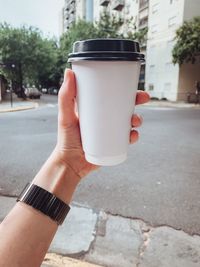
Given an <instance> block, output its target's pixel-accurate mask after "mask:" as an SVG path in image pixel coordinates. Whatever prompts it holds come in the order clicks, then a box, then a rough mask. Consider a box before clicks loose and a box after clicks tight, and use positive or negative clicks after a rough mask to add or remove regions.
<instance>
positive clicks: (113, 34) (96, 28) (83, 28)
mask: <svg viewBox="0 0 200 267" xmlns="http://www.w3.org/2000/svg"><path fill="white" fill-rule="evenodd" d="M124 25H125V27H126V28H128V29H129V31H128V33H127V31H124ZM146 36H147V28H145V29H144V30H141V31H139V32H135V24H134V23H133V22H132V19H130V20H126V21H124V20H123V19H122V18H119V17H117V16H114V15H112V16H110V14H109V13H107V12H104V13H102V14H101V15H100V19H99V21H97V22H95V23H94V24H93V23H91V22H87V21H85V20H79V21H78V22H76V23H74V24H73V25H72V27H71V28H70V29H69V30H68V31H67V32H66V33H64V34H63V36H62V37H61V39H60V51H61V54H62V56H63V57H62V58H63V69H64V68H65V67H66V62H67V57H68V54H69V53H71V52H72V47H73V43H74V42H76V41H81V40H86V39H92V38H121V39H125V38H129V39H134V40H137V41H139V42H143V43H144V42H145V41H146Z"/></svg>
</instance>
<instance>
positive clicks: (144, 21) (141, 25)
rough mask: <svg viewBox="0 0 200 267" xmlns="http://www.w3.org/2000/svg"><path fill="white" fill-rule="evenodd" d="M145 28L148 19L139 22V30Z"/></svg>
mask: <svg viewBox="0 0 200 267" xmlns="http://www.w3.org/2000/svg"><path fill="white" fill-rule="evenodd" d="M146 27H148V17H145V18H142V19H140V20H139V30H142V29H144V28H146Z"/></svg>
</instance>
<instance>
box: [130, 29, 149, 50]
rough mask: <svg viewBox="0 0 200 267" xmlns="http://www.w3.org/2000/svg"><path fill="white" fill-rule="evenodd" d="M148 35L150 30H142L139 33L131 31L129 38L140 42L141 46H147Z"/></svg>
mask: <svg viewBox="0 0 200 267" xmlns="http://www.w3.org/2000/svg"><path fill="white" fill-rule="evenodd" d="M147 33H148V28H147V27H145V28H144V29H141V30H139V31H129V32H128V33H127V38H128V39H132V40H136V41H138V42H139V44H140V45H141V46H142V45H146V42H147Z"/></svg>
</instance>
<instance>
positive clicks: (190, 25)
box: [172, 17, 200, 65]
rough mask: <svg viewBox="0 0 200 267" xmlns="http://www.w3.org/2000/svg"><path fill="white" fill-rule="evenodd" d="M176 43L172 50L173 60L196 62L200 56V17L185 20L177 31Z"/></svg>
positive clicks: (176, 61) (179, 62) (177, 61)
mask: <svg viewBox="0 0 200 267" xmlns="http://www.w3.org/2000/svg"><path fill="white" fill-rule="evenodd" d="M175 40H176V44H175V46H174V48H173V51H172V56H173V62H174V63H178V64H180V65H181V64H183V63H184V62H186V63H187V62H191V63H195V61H196V59H197V57H198V56H200V17H195V18H193V20H191V21H185V22H184V23H183V25H182V26H181V27H180V28H179V29H178V30H177V32H176V37H175Z"/></svg>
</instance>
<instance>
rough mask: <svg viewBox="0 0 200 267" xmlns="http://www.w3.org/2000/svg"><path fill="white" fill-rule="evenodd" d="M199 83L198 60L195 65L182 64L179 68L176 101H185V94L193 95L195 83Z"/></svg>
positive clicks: (199, 61)
mask: <svg viewBox="0 0 200 267" xmlns="http://www.w3.org/2000/svg"><path fill="white" fill-rule="evenodd" d="M196 81H200V58H199V59H197V62H196V63H195V64H190V63H189V64H188V63H187V64H183V65H182V66H181V67H180V73H179V84H178V100H181V101H183V100H184V101H185V100H186V99H187V94H188V93H189V92H190V93H195V91H196V88H195V82H196Z"/></svg>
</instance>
